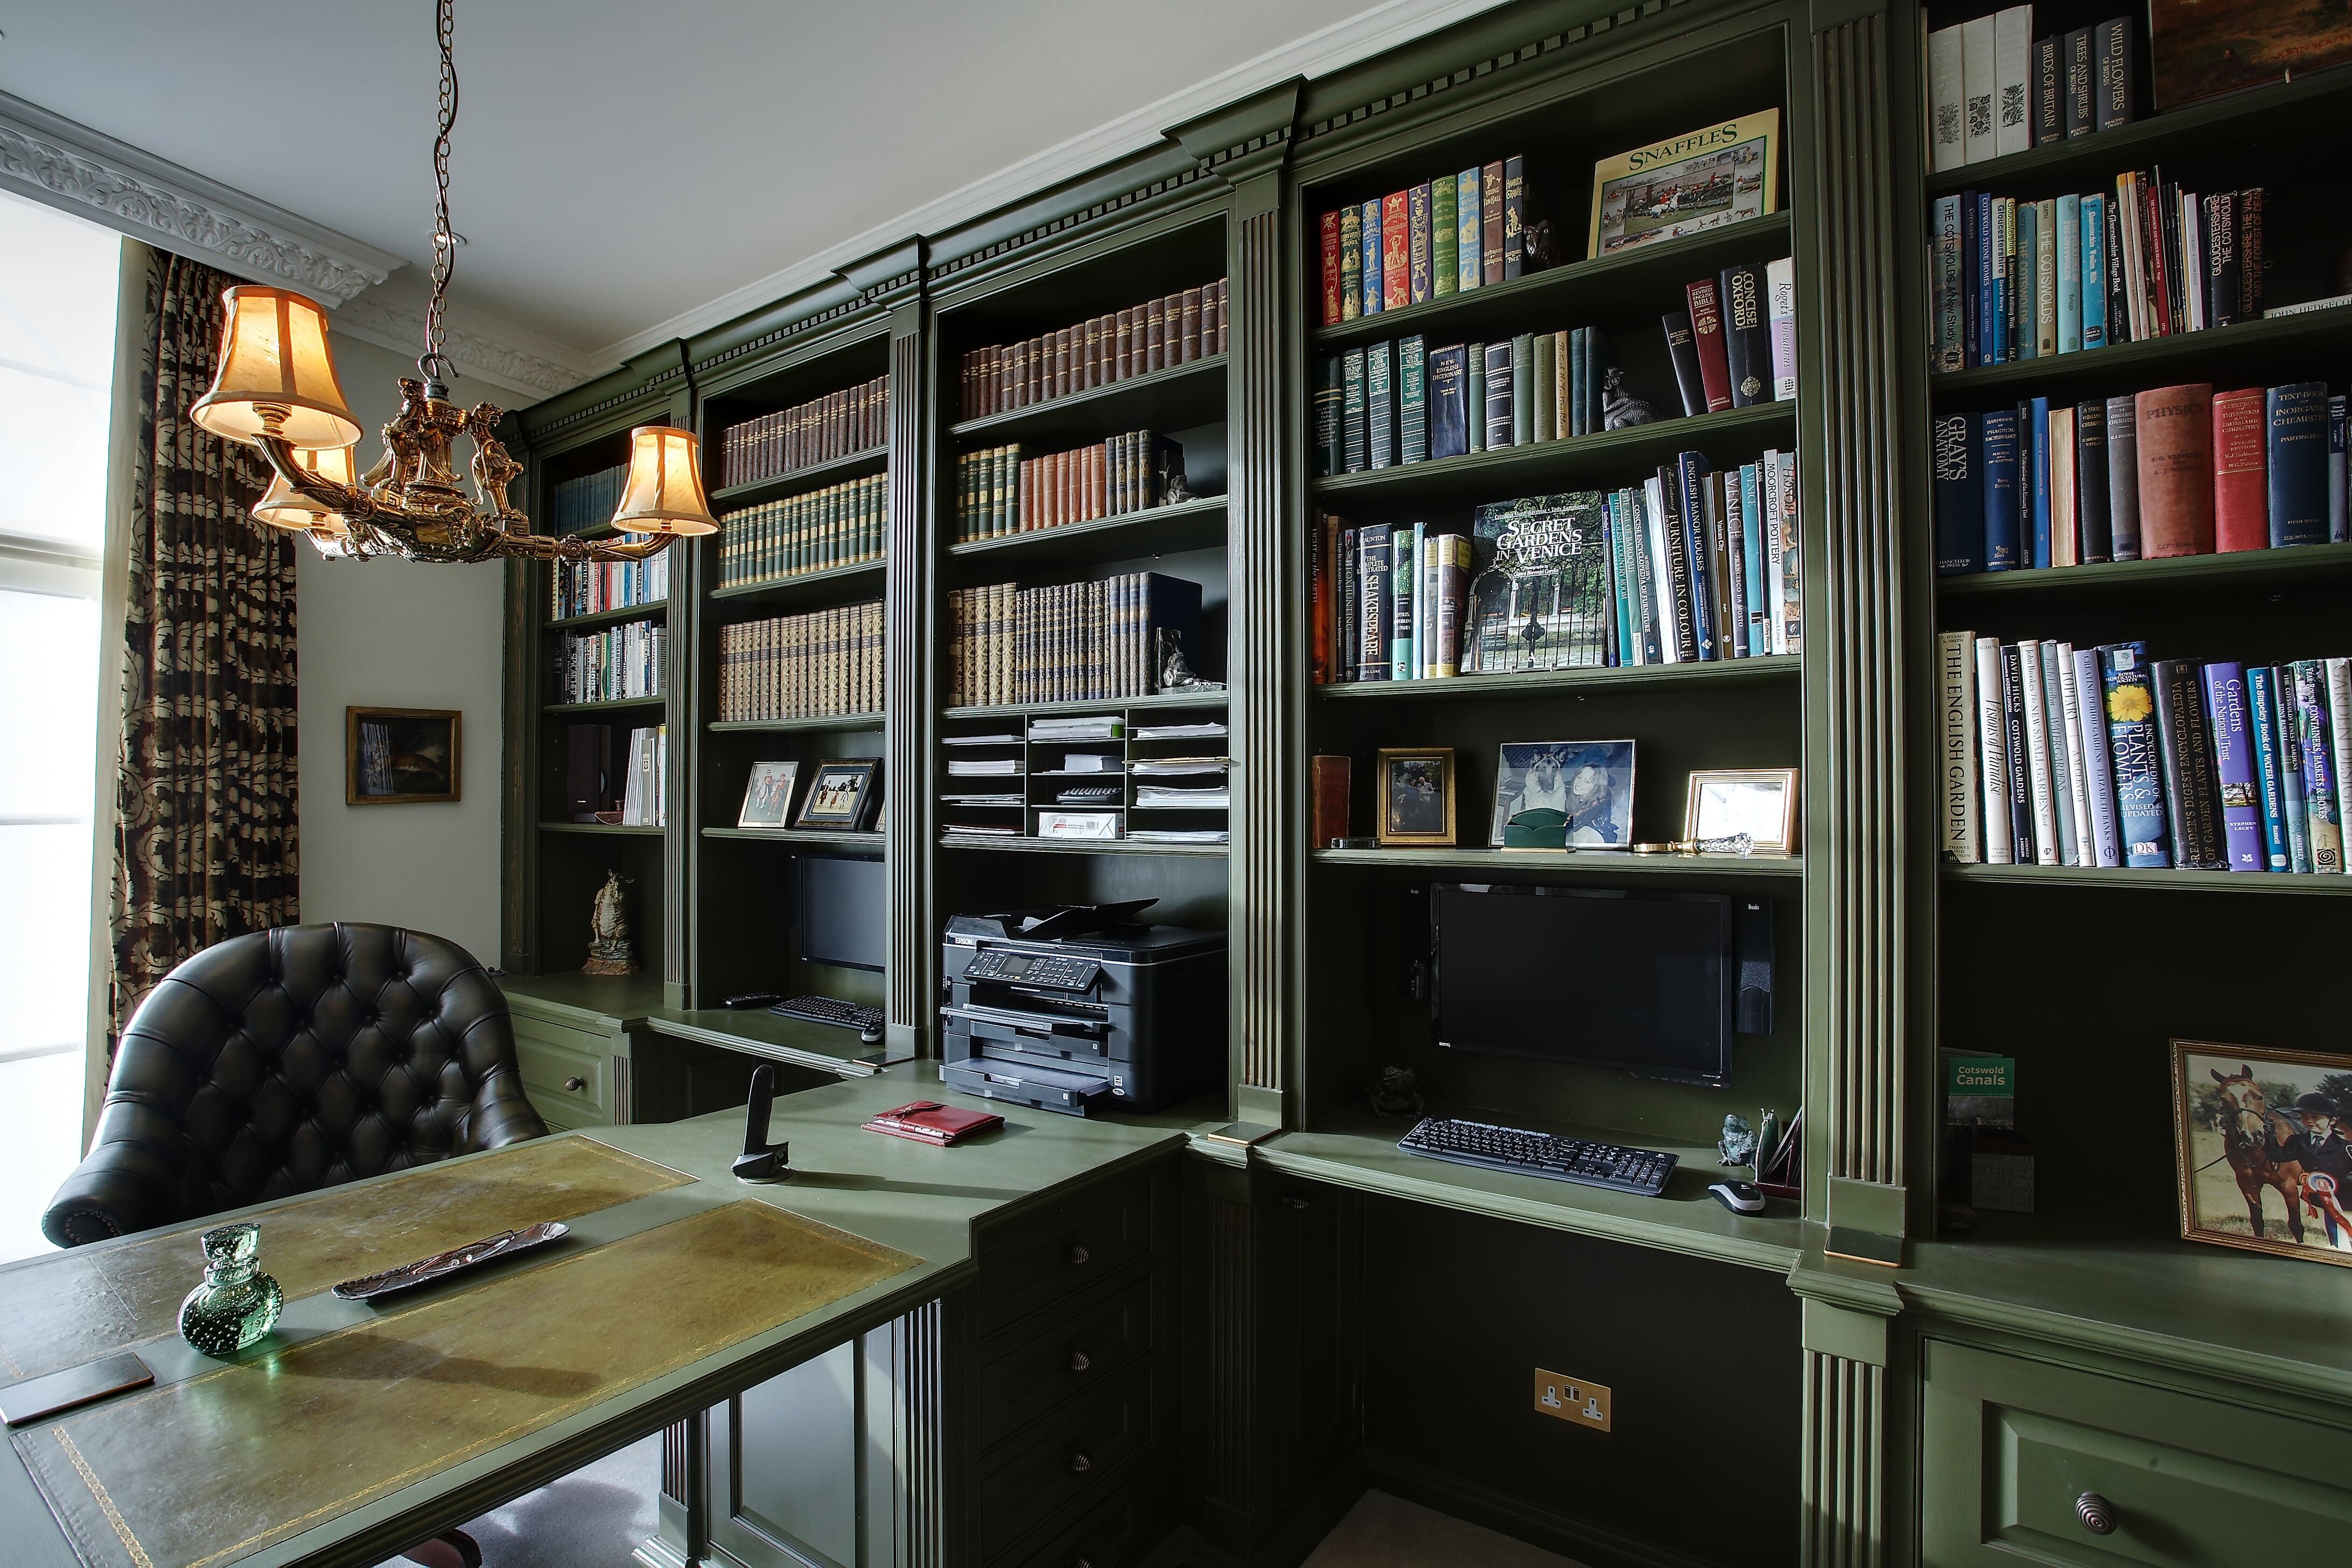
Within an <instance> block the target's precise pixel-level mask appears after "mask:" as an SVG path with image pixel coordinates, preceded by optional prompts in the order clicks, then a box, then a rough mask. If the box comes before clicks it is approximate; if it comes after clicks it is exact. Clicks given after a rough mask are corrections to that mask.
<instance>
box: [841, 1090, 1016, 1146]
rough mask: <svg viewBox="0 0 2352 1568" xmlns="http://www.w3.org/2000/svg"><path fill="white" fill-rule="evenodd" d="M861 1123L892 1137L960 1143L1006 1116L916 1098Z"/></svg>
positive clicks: (872, 1130)
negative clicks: (960, 1108) (958, 1108)
mask: <svg viewBox="0 0 2352 1568" xmlns="http://www.w3.org/2000/svg"><path fill="white" fill-rule="evenodd" d="M859 1125H860V1126H862V1127H864V1128H865V1129H866V1131H868V1132H887V1133H888V1134H889V1135H890V1136H891V1137H893V1138H912V1139H914V1140H915V1141H916V1142H919V1143H939V1144H942V1145H944V1144H949V1143H961V1142H963V1141H964V1140H965V1139H967V1138H969V1137H971V1136H972V1135H973V1134H974V1133H978V1132H987V1131H992V1130H994V1129H996V1128H999V1127H1002V1126H1003V1125H1004V1118H1003V1117H1002V1116H999V1115H997V1114H996V1113H995V1112H994V1111H992V1110H957V1109H956V1108H955V1107H953V1106H951V1105H942V1104H940V1102H939V1101H938V1100H909V1101H908V1103H907V1104H905V1105H901V1106H899V1107H898V1108H897V1109H895V1110H885V1111H883V1112H881V1113H880V1114H878V1115H877V1116H876V1117H874V1119H873V1120H871V1121H864V1122H860V1123H859Z"/></svg>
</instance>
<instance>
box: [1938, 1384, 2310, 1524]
mask: <svg viewBox="0 0 2352 1568" xmlns="http://www.w3.org/2000/svg"><path fill="white" fill-rule="evenodd" d="M1921 1371H1922V1374H1923V1386H1922V1399H1921V1424H1922V1428H1923V1430H1922V1442H1921V1449H1920V1477H1921V1531H1922V1542H1921V1552H1920V1560H1921V1562H1922V1563H1923V1564H1925V1565H1926V1568H1973V1565H1975V1564H1980V1563H1981V1564H1992V1563H2016V1562H2018V1561H2019V1560H2020V1559H2023V1560H2025V1561H2027V1562H2032V1563H2053V1564H2063V1568H2105V1565H2107V1564H2116V1563H2145V1564H2149V1565H2150V1568H2231V1565H2233V1564H2238V1563H2249V1564H2251V1563H2260V1562H2263V1561H2265V1560H2266V1559H2268V1558H2270V1557H2272V1556H2273V1555H2274V1554H2276V1553H2280V1552H2285V1553H2287V1554H2290V1555H2292V1554H2294V1553H2297V1552H2301V1551H2304V1550H2306V1549H2310V1548H2317V1547H2319V1543H2322V1542H2340V1541H2343V1540H2344V1539H2346V1532H2347V1527H2352V1431H2346V1430H2344V1429H2342V1428H2339V1427H2336V1426H2322V1425H2319V1424H2317V1423H2315V1422H2313V1421H2309V1420H2305V1419H2300V1418H2297V1417H2294V1416H2291V1415H2284V1414H2282V1413H2281V1412H2279V1411H2277V1410H2275V1409H2265V1408H2263V1405H2262V1400H2261V1396H2260V1395H2259V1394H2255V1393H2253V1392H2252V1391H2249V1392H2248V1394H2246V1395H2245V1402H2243V1403H2242V1402H2240V1401H2239V1400H2237V1399H2230V1398H2222V1397H2211V1396H2206V1395H2202V1394H2189V1393H2185V1392H2181V1391H2178V1390H2174V1389H2169V1388H2162V1387H2156V1386H2151V1385H2149V1384H2144V1383H2140V1382H2137V1381H2132V1380H2128V1379H2126V1378H2125V1377H2122V1376H2113V1375H2107V1374H2105V1373H2095V1372H2089V1371H2084V1370H2082V1369H2079V1368H2074V1367H2067V1366H2058V1365H2052V1364H2049V1363H2043V1362H2041V1361H2037V1360H2032V1359H2028V1358H2027V1357H2024V1356H2021V1355H2013V1354H2008V1353H2004V1352H1999V1351H1993V1350H1988V1349H1983V1348H1980V1347H1978V1346H1974V1345H1969V1344H1962V1343H1958V1342H1952V1341H1948V1340H1937V1339H1930V1340H1928V1341H1927V1342H1925V1343H1924V1345H1923V1346H1922V1354H1921ZM2322 1549H2323V1550H2325V1549H2324V1548H2322Z"/></svg>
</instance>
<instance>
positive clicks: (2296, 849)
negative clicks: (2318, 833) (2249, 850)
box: [2270, 664, 2311, 871]
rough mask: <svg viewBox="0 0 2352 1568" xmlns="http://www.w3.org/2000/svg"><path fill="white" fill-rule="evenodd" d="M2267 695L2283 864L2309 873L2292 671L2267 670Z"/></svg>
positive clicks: (2281, 667) (2308, 833) (2300, 744)
mask: <svg viewBox="0 0 2352 1568" xmlns="http://www.w3.org/2000/svg"><path fill="white" fill-rule="evenodd" d="M2270 678H2271V691H2272V694H2273V699H2274V700H2276V702H2277V703H2278V738H2279V795H2280V798H2281V800H2282V801H2283V803H2284V805H2285V807H2286V864H2287V869H2288V870H2290V871H2309V870H2310V869H2311V819H2310V817H2309V816H2306V815H2305V811H2304V802H2303V742H2302V741H2301V740H2300V739H2298V737H2297V734H2296V726H2295V708H2294V666H2292V665H2285V664H2274V665H2273V666H2271V667H2270Z"/></svg>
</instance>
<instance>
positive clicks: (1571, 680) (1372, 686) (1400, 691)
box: [1315, 654, 1805, 702]
mask: <svg viewBox="0 0 2352 1568" xmlns="http://www.w3.org/2000/svg"><path fill="white" fill-rule="evenodd" d="M1804 667H1805V661H1804V659H1803V658H1801V657H1800V656H1798V655H1795V654H1781V655H1775V656H1772V657H1769V658H1723V659H1710V660H1707V661H1706V662H1705V663H1701V664H1638V665H1619V666H1616V667H1613V668H1611V667H1602V668H1585V669H1525V670H1513V671H1509V672H1507V673H1504V674H1497V675H1465V676H1457V677H1456V678H1454V679H1452V680H1358V681H1343V682H1339V683H1338V684H1335V685H1328V686H1318V687H1317V688H1316V689H1315V695H1316V696H1318V697H1322V698H1328V699H1330V700H1334V701H1344V702H1364V701H1381V700H1388V701H1397V700H1411V699H1413V698H1433V697H1447V698H1452V699H1454V700H1456V701H1475V700H1494V699H1508V698H1514V697H1526V696H1531V695H1540V694H1543V693H1546V692H1560V693H1563V694H1572V693H1575V692H1579V691H1585V690H1591V689H1602V688H1605V689H1610V690H1613V691H1630V690H1639V689H1653V688H1655V689H1685V688H1692V687H1698V688H1706V689H1713V688H1716V687H1726V686H1747V685H1752V684H1755V683H1757V682H1759V681H1774V680H1794V679H1797V678H1798V677H1799V676H1800V675H1801V674H1802V673H1803V671H1804Z"/></svg>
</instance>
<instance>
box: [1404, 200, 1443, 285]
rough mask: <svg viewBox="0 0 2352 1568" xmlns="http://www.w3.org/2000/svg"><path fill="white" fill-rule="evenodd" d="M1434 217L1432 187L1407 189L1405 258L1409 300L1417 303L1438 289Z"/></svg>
mask: <svg viewBox="0 0 2352 1568" xmlns="http://www.w3.org/2000/svg"><path fill="white" fill-rule="evenodd" d="M1433 218H1434V214H1433V211H1432V208H1431V191H1430V187H1429V186H1427V185H1415V186H1413V187H1412V189H1411V190H1409V191H1407V192H1405V257H1406V268H1407V277H1408V279H1410V284H1409V288H1408V292H1409V293H1410V295H1411V296H1412V297H1411V300H1409V301H1408V302H1409V303H1412V304H1415V305H1419V304H1423V303H1425V302H1427V301H1428V300H1430V299H1431V298H1433V294H1434V290H1435V280H1434V279H1433V278H1432V276H1431V272H1430V268H1432V266H1433V264H1434V262H1435V260H1436V256H1437V235H1436V232H1435V229H1434V227H1433Z"/></svg>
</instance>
